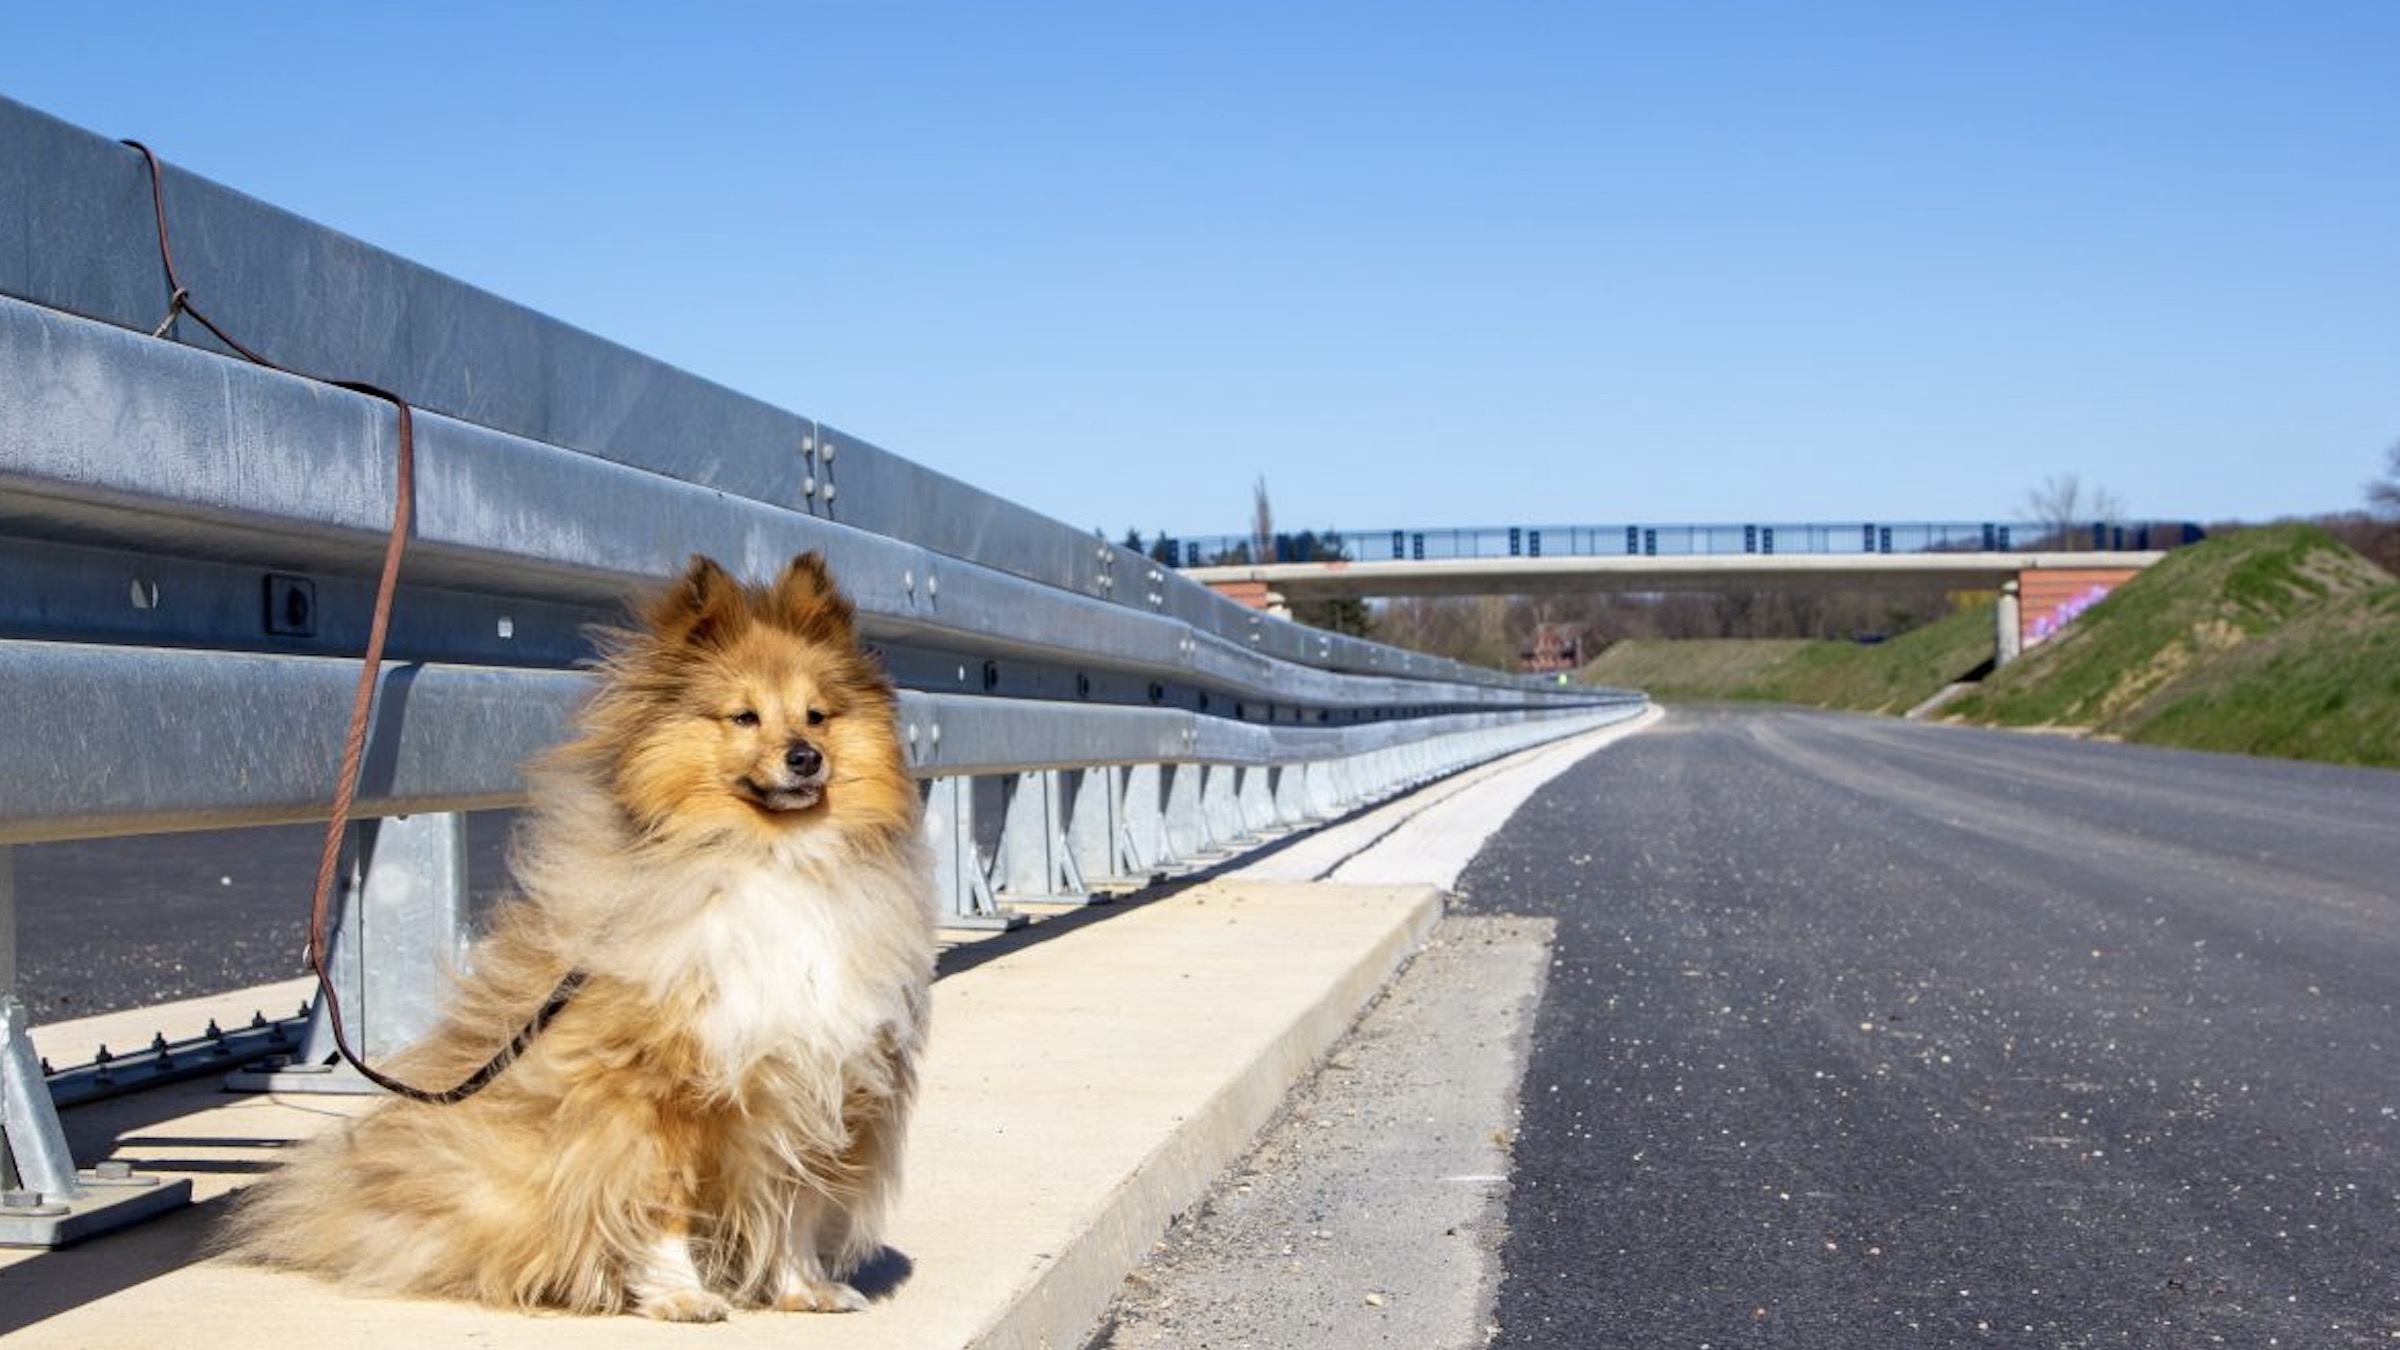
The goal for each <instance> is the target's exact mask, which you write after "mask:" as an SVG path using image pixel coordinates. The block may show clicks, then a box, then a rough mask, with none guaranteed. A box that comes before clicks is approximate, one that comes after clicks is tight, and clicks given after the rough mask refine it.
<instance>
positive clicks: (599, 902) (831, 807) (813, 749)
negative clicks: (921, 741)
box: [228, 553, 934, 1321]
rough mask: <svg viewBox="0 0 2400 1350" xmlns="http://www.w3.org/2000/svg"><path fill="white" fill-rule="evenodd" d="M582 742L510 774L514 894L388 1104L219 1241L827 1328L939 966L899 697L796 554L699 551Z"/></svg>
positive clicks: (259, 1188) (542, 1300) (490, 1283)
mask: <svg viewBox="0 0 2400 1350" xmlns="http://www.w3.org/2000/svg"><path fill="white" fill-rule="evenodd" d="M603 650H604V656H603V658H602V661H601V664H600V668H599V673H600V682H599V686H598V689H597V692H596V693H595V695H594V696H593V698H592V700H591V701H590V703H589V704H588V705H587V706H586V708H585V709H584V711H583V714H582V721H581V735H580V736H579V737H578V738H577V739H575V740H573V741H571V742H570V743H568V744H567V745H565V746H563V747H561V748H559V749H558V750H556V751H554V752H552V753H551V754H550V755H548V756H547V757H545V758H544V759H543V760H542V761H540V762H539V763H537V764H536V765H535V766H534V767H533V769H532V770H531V771H530V779H531V789H532V806H531V808H530V812H529V816H528V820H527V822H526V824H525V825H524V826H523V827H522V829H521V832H520V834H519V837H518V839H517V844H516V855H515V858H514V867H515V871H516V879H517V883H518V890H519V894H518V895H516V896H515V897H513V898H511V899H509V900H507V901H504V902H503V903H502V904H501V905H500V906H499V908H498V911H497V915H496V918H495V919H494V921H493V923H492V926H491V928H490V931H489V932H488V933H487V935H485V936H484V937H483V938H482V939H480V940H479V941H478V942H477V943H476V944H475V946H474V947H473V949H472V950H471V951H470V952H469V953H468V955H467V956H466V957H465V958H464V961H463V963H462V965H463V969H462V971H461V972H460V974H459V976H458V978H457V981H456V994H455V999H454V1001H453V1003H452V1005H451V1007H450V1009H449V1011H448V1014H447V1016H446V1018H445V1020H444V1021H443V1022H442V1023H441V1024H440V1025H439V1026H438V1027H437V1028H436V1029H435V1030H434V1031H432V1032H431V1033H429V1034H428V1036H427V1037H426V1038H425V1039H424V1040H423V1041H421V1042H420V1043H419V1044H417V1045H415V1046H413V1047H411V1048H410V1049H409V1050H407V1051H405V1052H403V1053H402V1054H401V1055H400V1056H398V1057H396V1058H395V1059H394V1061H393V1062H392V1064H391V1065H390V1066H388V1067H389V1069H390V1071H391V1072H392V1073H393V1074H395V1075H396V1076H398V1077H401V1078H404V1079H406V1080H408V1081H410V1082H414V1083H417V1084H420V1085H428V1086H445V1087H446V1086H448V1085H449V1084H451V1083H455V1082H458V1081H460V1080H461V1079H463V1078H465V1077H467V1076H468V1075H469V1074H471V1073H473V1072H474V1071H475V1070H476V1069H478V1068H480V1067H481V1066H482V1065H483V1064H484V1062H485V1061H486V1060H487V1059H489V1058H490V1057H491V1056H492V1054H493V1053H494V1052H495V1051H496V1050H498V1049H499V1048H500V1047H502V1046H504V1045H506V1044H508V1043H509V1041H510V1039H511V1038H512V1037H514V1036H515V1035H516V1034H517V1033H518V1031H519V1030H520V1029H521V1028H523V1027H524V1026H525V1024H526V1023H527V1021H528V1019H529V1018H530V1017H531V1016H532V1015H533V1013H534V1011H535V1010H536V1009H537V1008H539V1007H540V1005H541V1004H542V1002H543V1000H544V999H545V998H546V997H547V995H548V994H549V992H550V991H551V990H552V989H553V988H554V987H556V986H557V985H558V983H559V982H560V980H561V979H562V978H563V977H564V976H565V975H566V973H567V972H569V971H571V970H576V971H581V972H583V974H584V979H583V982H582V984H581V986H580V988H579V989H578V990H577V991H576V993H575V994H574V996H573V999H572V1001H571V1002H569V1003H568V1004H567V1005H566V1006H565V1007H564V1008H563V1009H562V1010H561V1011H559V1012H558V1014H557V1015H556V1017H555V1018H554V1019H553V1020H552V1022H551V1023H550V1025H549V1026H548V1028H547V1029H546V1030H545V1031H544V1032H543V1033H542V1034H540V1035H539V1036H538V1037H536V1038H535V1039H534V1040H533V1041H532V1042H531V1044H530V1045H528V1046H527V1047H526V1049H525V1050H524V1052H523V1054H522V1055H521V1057H520V1058H518V1059H517V1061H516V1062H515V1063H514V1064H513V1065H512V1066H510V1067H509V1068H508V1070H507V1071H506V1072H505V1073H503V1074H502V1075H501V1076H500V1077H499V1078H498V1079H497V1080H496V1081H494V1082H493V1083H492V1084H491V1085H490V1086H489V1087H487V1088H485V1089H484V1090H483V1091H481V1092H480V1093H478V1094H476V1095H474V1096H471V1097H469V1098H467V1099H465V1100H463V1101H461V1102H458V1103H455V1104H450V1105H433V1104H426V1103H421V1102H416V1101H411V1100H407V1099H403V1098H393V1099H390V1100H386V1101H383V1102H381V1103H379V1104H378V1105H377V1106H376V1107H374V1108H373V1109H372V1110H371V1111H369V1112H368V1113H367V1114H366V1115H364V1116H362V1117H360V1118H359V1119H357V1120H356V1121H355V1122H352V1123H351V1124H350V1125H349V1126H348V1127H347V1128H346V1129H343V1130H341V1131H338V1132H336V1133H332V1134H329V1135H327V1136H323V1137H320V1138H318V1139H316V1140H314V1141H312V1142H311V1143H309V1144H307V1145H305V1146H303V1147H302V1148H301V1149H300V1150H298V1151H297V1153H296V1156H295V1157H294V1158H293V1159H292V1161H291V1162H290V1163H289V1164H288V1165H286V1166H284V1167H281V1168H279V1169H277V1170H276V1171H275V1172H274V1173H271V1174H269V1175H268V1176H267V1177H265V1178H264V1179H262V1180H261V1182H260V1183H259V1184H257V1185H256V1186H253V1187H252V1188H250V1191H249V1192H248V1193H247V1194H246V1195H245V1196H244V1198H243V1201H242V1203H241V1204H239V1205H238V1206H237V1208H236V1212H235V1215H234V1218H233V1220H232V1226H231V1229H230V1231H229V1235H228V1236H229V1246H230V1247H231V1249H232V1250H233V1251H234V1252H235V1253H236V1254H238V1255H239V1256H241V1257H244V1258H246V1259H250V1260H253V1261H259V1262H263V1263H266V1264H270V1265H276V1266H283V1267H290V1268H297V1269H305V1270H311V1271H315V1272H318V1273H320V1274H324V1275H328V1276H331V1277H333V1278H335V1279H338V1280H340V1281H342V1282H343V1283H345V1284H348V1285H351V1286H354V1287H357V1288H362V1289H371V1290H384V1291H392V1292H405V1293H415V1294H429V1295H437V1296H445V1297H455V1298H464V1299H473V1300H478V1301H481V1302H485V1303H491V1304H499V1305H504V1306H513V1307H521V1308H536V1307H545V1308H560V1309H566V1310H570V1311H574V1312H584V1313H612V1312H621V1311H628V1310H630V1311H633V1312H638V1313H642V1314H644V1315H646V1316H650V1317H656V1318H663V1319H668V1320H673V1321H713V1320H716V1319H719V1318H722V1317H724V1316H725V1315H726V1314H727V1312H728V1311H729V1310H730V1309H732V1308H735V1307H741V1306H761V1305H763V1306H771V1307H775V1308H781V1309H787V1310H814V1311H820V1312H838V1311H850V1310H855V1309H860V1308H863V1307H865V1306H866V1300H865V1299H864V1298H863V1297H862V1296H861V1295H860V1293H859V1292H858V1290H857V1289H855V1288H854V1287H852V1286H851V1285H850V1284H849V1283H847V1281H848V1279H849V1278H850V1276H851V1274H852V1273H853V1272H854V1271H855V1269H856V1268H857V1267H858V1266H859V1265H860V1264H861V1263H862V1262H864V1261H866V1260H868V1259H870V1258H871V1257H873V1256H874V1255H875V1254H876V1253H877V1252H879V1251H880V1250H881V1242H882V1224H883V1221H884V1218H885V1215H886V1211H887V1210H888V1208H889V1205H890V1203H891V1200H892V1197H893V1195H894V1192H895V1189H896V1187H897V1185H898V1182H899V1177H900V1155H901V1144H902V1137H903V1135H904V1133H905V1131H906V1128H907V1124H908V1117H909V1109H910V1105H911V1103H912V1101H913V1099H914V1097H915V1094H916V1084H917V1065H918V1057H919V1055H920V1053H921V1052H922V1049H923V1046H924V1043H925V1032H926V1019H927V1013H928V1010H929V1003H930V996H929V988H930V981H931V978H932V973H933V955H934V939H933V909H932V906H933V900H932V893H933V892H932V885H931V881H930V875H929V863H928V858H927V852H926V849H925V845H924V843H923V841H922V839H921V837H920V829H919V817H920V806H919V797H918V793H917V789H916V785H915V784H914V783H913V782H912V781H911V779H910V777H909V775H908V772H907V764H906V759H905V756H904V753H903V751H902V750H901V747H900V743H899V739H898V736H897V734H896V733H897V723H896V704H895V698H894V694H893V690H892V686H891V684H890V682H889V681H888V680H887V679H886V678H885V676H884V674H883V673H882V671H881V670H880V669H879V668H878V666H877V665H876V664H875V662H874V661H873V660H872V659H871V658H870V657H869V656H868V655H866V654H865V653H864V652H862V651H861V649H860V647H859V643H858V637H857V633H856V629H855V624H854V616H853V611H852V608H851V605H850V603H849V602H848V601H847V600H846V599H845V598H844V597H843V596H842V595H841V594H840V593H839V592H838V591H837V590H836V589H835V587H834V585H833V583H832V581H831V579H830V578H829V577H828V575H827V573H826V569H825V566H824V563H823V561H822V560H821V559H819V558H818V557H817V555H815V554H813V553H810V554H804V555H802V556H801V557H799V558H796V559H794V560H793V561H792V563H791V564H790V566H789V567H788V568H786V569H785V570H784V572H783V574H782V575H781V577H780V578H779V579H778V580H776V581H775V582H774V583H773V584H772V585H771V586H764V587H752V586H744V585H741V584H739V583H737V582H736V581H735V580H734V579H733V578H732V577H731V576H730V575H728V574H727V573H726V572H725V570H724V569H723V568H721V567H719V566H718V565H717V564H715V563H713V562H710V561H709V560H707V559H705V558H697V557H696V558H694V559H693V560H692V563H691V567H690V569H689V571H688V572H686V573H685V575H684V576H683V577H682V579H681V580H680V581H679V582H678V583H676V584H675V585H674V586H673V587H671V588H670V589H668V590H667V591H665V592H664V593H662V594H660V595H659V596H657V597H656V598H654V599H652V600H651V601H649V602H648V603H647V604H645V605H644V606H643V607H642V608H641V610H640V613H639V622H638V624H637V625H636V626H635V627H634V628H633V629H631V630H628V631H621V632H611V633H608V634H605V635H603Z"/></svg>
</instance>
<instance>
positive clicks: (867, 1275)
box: [850, 1247, 917, 1303]
mask: <svg viewBox="0 0 2400 1350" xmlns="http://www.w3.org/2000/svg"><path fill="white" fill-rule="evenodd" d="M916 1273H917V1263H916V1262H914V1261H912V1260H910V1259H909V1257H908V1253H906V1252H904V1251H900V1250H898V1249H896V1248H892V1247H886V1248H884V1249H883V1250H882V1251H879V1252H877V1253H875V1254H874V1255H873V1256H870V1257H868V1258H867V1260H866V1264H864V1265H862V1266H860V1267H859V1268H858V1269H856V1270H854V1271H851V1272H850V1287H851V1288H853V1289H855V1290H857V1291H858V1292H860V1293H862V1294H865V1295H866V1296H867V1297H868V1298H870V1299H873V1300H874V1301H875V1302H877V1303H881V1302H883V1301H884V1300H885V1299H887V1298H890V1297H891V1296H892V1295H894V1294H897V1293H899V1292H900V1286H901V1285H904V1284H906V1283H908V1277H909V1276H911V1275H914V1274H916Z"/></svg>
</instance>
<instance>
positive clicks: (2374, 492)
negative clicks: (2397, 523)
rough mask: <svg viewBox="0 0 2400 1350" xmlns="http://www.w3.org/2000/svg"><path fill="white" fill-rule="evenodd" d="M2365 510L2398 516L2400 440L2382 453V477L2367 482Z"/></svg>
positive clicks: (2399, 505) (2399, 501) (2399, 515)
mask: <svg viewBox="0 0 2400 1350" xmlns="http://www.w3.org/2000/svg"><path fill="white" fill-rule="evenodd" d="M2367 510H2369V511H2371V512H2373V513H2374V514H2376V515H2379V516H2390V517H2395V518H2400V441H2395V442H2393V443H2392V448H2391V449H2390V450H2388V451H2386V452H2385V453H2384V457H2383V477H2381V478H2378V479H2375V480H2374V481H2373V482H2370V483H2368V484H2367Z"/></svg>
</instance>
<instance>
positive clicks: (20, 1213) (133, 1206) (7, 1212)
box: [0, 863, 192, 1247]
mask: <svg viewBox="0 0 2400 1350" xmlns="http://www.w3.org/2000/svg"><path fill="white" fill-rule="evenodd" d="M0 866H5V863H0ZM28 1022H29V1019H28V1018H27V1016H26V1013H25V1005H24V1004H22V1003H19V1002H18V1001H17V997H16V995H14V994H0V1027H4V1028H5V1032H6V1037H5V1045H0V1247H64V1246H66V1245H67V1244H69V1243H71V1242H78V1241H81V1240H82V1239H84V1238H87V1237H91V1236H93V1235H94V1234H96V1233H105V1232H107V1231H109V1230H110V1229H113V1228H122V1227H124V1226H125V1225H127V1224H130V1223H135V1222H138V1221H140V1220H142V1219H147V1218H149V1217H151V1216H152V1215H155V1214H160V1213H163V1212H165V1211H167V1210H170V1209H180V1208H182V1207H183V1206H185V1205H188V1204H190V1203H191V1202H192V1183H191V1182H190V1181H189V1180H186V1179H184V1178H181V1177H178V1178H176V1179H174V1180H172V1181H169V1180H164V1179H161V1178H159V1177H156V1176H153V1175H150V1174H148V1173H145V1172H140V1171H136V1170H135V1169H134V1167H133V1165H132V1164H131V1163H126V1162H104V1163H101V1164H100V1165H99V1166H97V1167H93V1168H88V1169H84V1170H80V1171H79V1170H77V1168H76V1166H75V1162H74V1159H73V1158H72V1157H70V1156H69V1155H68V1153H67V1135H66V1130H65V1129H64V1128H63V1127H62V1126H61V1125H60V1124H59V1123H58V1108H57V1107H56V1106H55V1105H54V1104H53V1103H52V1102H51V1100H50V1086H49V1084H48V1083H46V1082H44V1081H43V1080H42V1065H41V1060H40V1059H39V1057H37V1056H36V1055H35V1054H34V1052H33V1038H32V1037H31V1036H30V1035H29V1034H27V1026H28Z"/></svg>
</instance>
